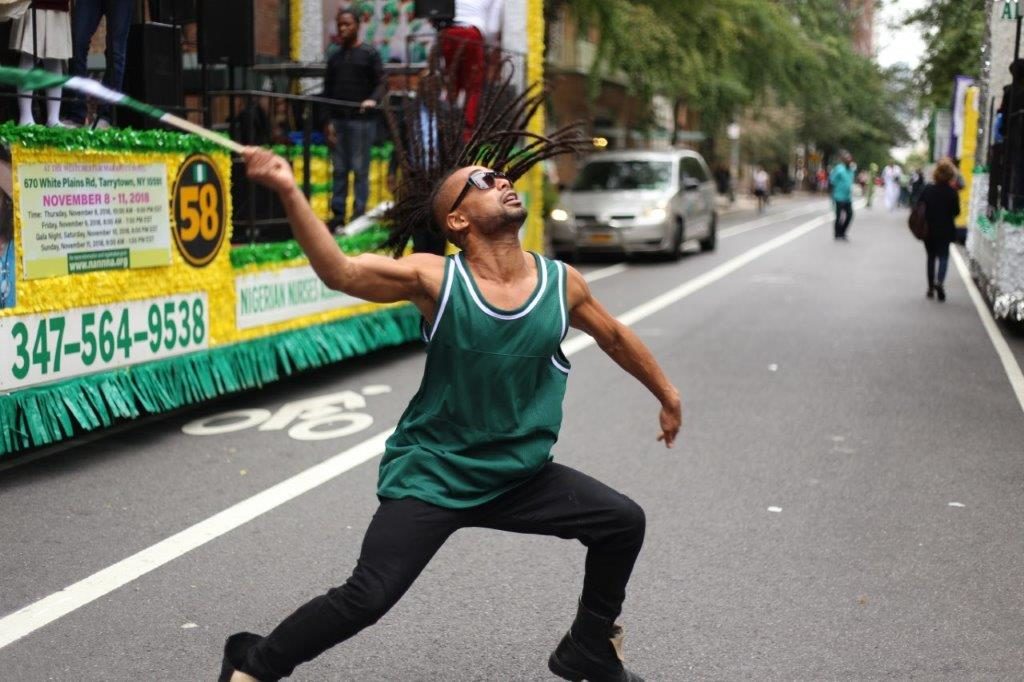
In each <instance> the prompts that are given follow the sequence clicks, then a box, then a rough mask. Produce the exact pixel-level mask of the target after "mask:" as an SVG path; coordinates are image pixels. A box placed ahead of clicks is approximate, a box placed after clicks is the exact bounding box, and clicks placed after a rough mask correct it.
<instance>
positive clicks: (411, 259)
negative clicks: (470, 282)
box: [397, 253, 445, 298]
mask: <svg viewBox="0 0 1024 682" xmlns="http://www.w3.org/2000/svg"><path fill="white" fill-rule="evenodd" d="M444 261H445V258H444V256H438V255H437V254H433V253H410V254H409V255H407V256H402V257H401V258H399V259H398V261H397V262H398V263H400V264H402V265H404V266H405V267H407V268H410V269H412V270H413V271H414V272H415V273H416V277H417V278H418V279H419V281H420V285H421V286H422V287H423V288H424V289H425V290H426V292H427V293H428V294H429V295H430V297H431V298H436V297H437V294H438V293H439V290H440V288H441V280H443V279H444Z"/></svg>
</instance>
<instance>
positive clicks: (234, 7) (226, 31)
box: [199, 0, 256, 66]
mask: <svg viewBox="0 0 1024 682" xmlns="http://www.w3.org/2000/svg"><path fill="white" fill-rule="evenodd" d="M253 19H254V17H253V0H199V61H200V62H202V63H203V64H217V63H219V62H227V63H228V64H231V65H232V66H252V65H253V64H255V63H256V36H255V31H254V26H255V24H254V21H253Z"/></svg>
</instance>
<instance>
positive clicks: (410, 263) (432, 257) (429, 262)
mask: <svg viewBox="0 0 1024 682" xmlns="http://www.w3.org/2000/svg"><path fill="white" fill-rule="evenodd" d="M398 262H399V263H401V264H402V265H405V266H407V267H410V268H415V269H416V270H418V271H420V272H433V271H435V270H436V271H437V272H443V271H444V256H438V255H437V254H434V253H410V254H409V255H407V256H402V257H401V258H399V259H398Z"/></svg>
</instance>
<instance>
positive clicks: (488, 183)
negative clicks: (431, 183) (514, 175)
mask: <svg viewBox="0 0 1024 682" xmlns="http://www.w3.org/2000/svg"><path fill="white" fill-rule="evenodd" d="M499 178H500V179H502V180H508V176H507V175H505V174H504V173H502V172H501V171H473V172H472V173H470V174H469V177H468V178H466V186H465V187H463V188H462V191H461V192H459V196H458V198H457V199H456V200H455V203H454V204H452V207H451V208H450V209H448V212H449V213H451V212H452V211H454V210H455V209H457V208H458V207H459V204H461V203H462V200H463V199H465V198H466V195H467V194H469V190H470V189H472V188H473V187H476V188H477V189H494V185H495V183H496V182H497V180H498V179H499Z"/></svg>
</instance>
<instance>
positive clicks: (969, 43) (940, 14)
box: [904, 0, 989, 109]
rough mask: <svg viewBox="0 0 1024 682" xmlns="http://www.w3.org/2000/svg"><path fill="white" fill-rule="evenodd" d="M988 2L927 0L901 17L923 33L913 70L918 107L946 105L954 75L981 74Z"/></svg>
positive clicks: (951, 96) (982, 0) (975, 0)
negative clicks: (922, 45)
mask: <svg viewBox="0 0 1024 682" xmlns="http://www.w3.org/2000/svg"><path fill="white" fill-rule="evenodd" d="M988 4H989V3H988V0H931V2H929V3H928V4H927V5H925V6H924V7H922V8H921V9H919V10H917V11H914V12H911V13H910V14H909V15H908V16H907V18H906V19H905V20H904V24H905V25H907V26H917V27H919V28H920V29H921V33H922V35H923V36H924V42H925V50H924V54H923V55H922V56H921V66H920V67H919V68H918V72H917V83H918V85H919V86H920V91H921V93H922V95H921V97H920V99H919V103H920V107H921V108H922V109H930V108H931V107H947V106H949V103H950V102H951V101H952V99H953V79H954V77H955V76H958V75H963V76H973V77H974V78H977V77H978V76H979V75H980V74H981V57H980V49H981V43H982V40H983V39H984V34H985V22H986V21H987V20H988V14H987V12H988Z"/></svg>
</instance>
